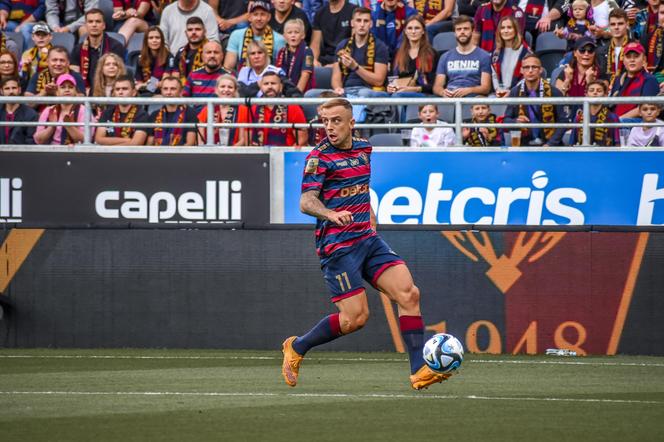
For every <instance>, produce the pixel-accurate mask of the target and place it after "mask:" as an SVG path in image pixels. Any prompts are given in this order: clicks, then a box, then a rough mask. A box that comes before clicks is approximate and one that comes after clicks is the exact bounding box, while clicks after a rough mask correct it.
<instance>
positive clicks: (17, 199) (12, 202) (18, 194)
mask: <svg viewBox="0 0 664 442" xmlns="http://www.w3.org/2000/svg"><path fill="white" fill-rule="evenodd" d="M22 188H23V179H22V178H19V177H13V178H2V177H0V223H20V222H21V221H23V191H22V190H21V189H22Z"/></svg>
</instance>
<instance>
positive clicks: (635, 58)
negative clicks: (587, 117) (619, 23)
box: [610, 42, 659, 120]
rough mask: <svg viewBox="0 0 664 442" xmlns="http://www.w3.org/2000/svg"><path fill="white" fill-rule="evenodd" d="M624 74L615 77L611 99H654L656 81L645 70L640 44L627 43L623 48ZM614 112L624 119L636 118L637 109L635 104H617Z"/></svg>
mask: <svg viewBox="0 0 664 442" xmlns="http://www.w3.org/2000/svg"><path fill="white" fill-rule="evenodd" d="M623 53H624V56H623V63H624V65H625V69H624V72H622V73H621V74H620V75H619V76H617V77H616V78H615V80H614V82H613V85H612V88H611V94H610V95H611V96H612V97H654V96H655V95H657V94H658V93H659V85H658V84H657V79H656V78H655V77H654V76H653V75H650V74H649V73H648V72H647V71H646V69H645V64H646V56H645V50H644V49H643V46H642V45H641V43H637V42H631V43H627V45H625V47H624V48H623ZM614 112H615V113H616V114H617V115H618V116H619V117H620V119H621V120H622V119H624V118H638V117H639V108H638V107H637V106H636V105H635V104H629V103H625V104H618V105H616V108H615V110H614Z"/></svg>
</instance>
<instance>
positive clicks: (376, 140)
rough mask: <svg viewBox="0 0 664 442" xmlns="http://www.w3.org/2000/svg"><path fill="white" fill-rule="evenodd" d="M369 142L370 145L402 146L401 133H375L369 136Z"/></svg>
mask: <svg viewBox="0 0 664 442" xmlns="http://www.w3.org/2000/svg"><path fill="white" fill-rule="evenodd" d="M369 143H371V145H372V146H376V147H379V146H388V147H394V146H403V144H402V142H401V134H400V133H398V134H375V135H372V136H371V137H369Z"/></svg>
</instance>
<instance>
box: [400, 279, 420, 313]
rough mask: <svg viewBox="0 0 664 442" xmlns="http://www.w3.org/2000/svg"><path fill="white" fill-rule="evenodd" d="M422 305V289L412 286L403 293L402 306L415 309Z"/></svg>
mask: <svg viewBox="0 0 664 442" xmlns="http://www.w3.org/2000/svg"><path fill="white" fill-rule="evenodd" d="M419 304H420V289H419V288H418V287H417V286H416V285H415V284H412V285H411V286H410V287H409V288H407V289H406V290H404V291H403V293H402V295H401V305H402V306H403V307H407V308H414V307H417V306H418V305H419Z"/></svg>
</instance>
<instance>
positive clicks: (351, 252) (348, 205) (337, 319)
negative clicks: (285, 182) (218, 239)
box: [281, 98, 450, 390]
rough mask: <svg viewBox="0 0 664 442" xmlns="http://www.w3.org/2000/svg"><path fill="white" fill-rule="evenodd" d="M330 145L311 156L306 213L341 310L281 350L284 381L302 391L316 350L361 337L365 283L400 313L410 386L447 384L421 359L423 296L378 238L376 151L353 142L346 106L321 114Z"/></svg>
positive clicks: (333, 105)
mask: <svg viewBox="0 0 664 442" xmlns="http://www.w3.org/2000/svg"><path fill="white" fill-rule="evenodd" d="M319 112H320V116H321V120H322V122H323V125H324V126H325V132H326V133H327V138H325V139H323V141H321V143H320V144H318V146H316V147H315V148H314V149H313V150H312V151H311V153H310V154H309V155H308V156H307V159H306V165H305V168H304V177H303V179H302V196H301V198H300V210H302V212H304V213H306V214H308V215H312V216H315V217H316V218H318V221H317V223H316V248H317V252H318V255H319V257H320V259H321V268H322V270H323V275H324V277H325V281H326V283H327V287H328V289H329V290H330V292H331V294H332V302H334V303H335V304H336V306H337V308H338V309H339V313H335V314H332V315H329V316H327V317H325V318H323V319H322V320H321V321H320V322H319V323H318V324H316V325H315V326H314V327H313V328H312V329H311V330H309V331H308V332H307V333H306V334H304V335H302V336H291V337H290V338H288V339H286V340H285V341H284V343H283V353H284V360H283V364H282V368H281V371H282V374H283V377H284V380H285V381H286V384H288V385H289V386H291V387H294V386H295V385H296V384H297V378H298V374H299V368H300V364H301V363H302V359H303V358H304V355H305V354H306V353H307V351H309V350H310V349H311V348H313V347H315V346H318V345H321V344H324V343H326V342H330V341H332V340H334V339H337V338H339V337H340V336H343V335H347V334H349V333H353V332H354V331H357V330H359V329H361V328H362V327H363V326H364V324H365V323H366V322H367V319H368V318H369V306H368V303H367V294H366V291H365V290H364V287H363V279H366V280H367V281H368V282H370V283H371V284H372V285H373V286H374V287H376V289H378V290H380V291H381V292H383V293H385V294H386V295H387V297H388V298H390V299H391V300H392V301H394V302H396V303H397V305H398V307H399V326H400V328H401V334H402V336H403V339H404V342H405V343H406V347H407V348H408V357H409V359H410V371H411V376H410V383H411V385H412V387H413V388H414V389H416V390H419V389H422V388H425V387H428V386H429V385H431V384H433V383H436V382H442V381H443V380H445V379H447V378H448V377H449V376H450V375H449V374H439V373H435V372H433V371H432V370H431V369H430V368H429V367H428V366H427V365H426V364H425V363H424V359H423V358H422V347H423V345H424V323H423V322H422V317H421V314H420V291H419V289H418V288H417V287H416V286H415V284H414V283H413V278H412V276H411V274H410V271H409V270H408V267H406V264H405V263H404V261H403V260H402V259H401V258H400V257H399V256H398V255H397V254H396V253H394V252H393V251H392V250H391V249H390V247H389V246H388V245H387V244H386V243H385V242H384V241H383V240H382V239H381V238H380V237H379V236H378V234H377V233H376V230H375V224H376V222H375V219H376V218H375V215H374V213H373V211H372V210H371V205H370V201H369V179H370V176H371V163H370V155H371V149H372V147H371V145H370V144H369V143H368V142H367V141H366V140H364V139H361V138H353V136H352V131H353V127H354V125H355V120H354V119H353V108H352V106H351V104H350V103H349V102H348V100H346V99H344V98H333V99H331V100H329V101H327V102H326V103H324V104H322V105H321V106H320V107H319Z"/></svg>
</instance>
